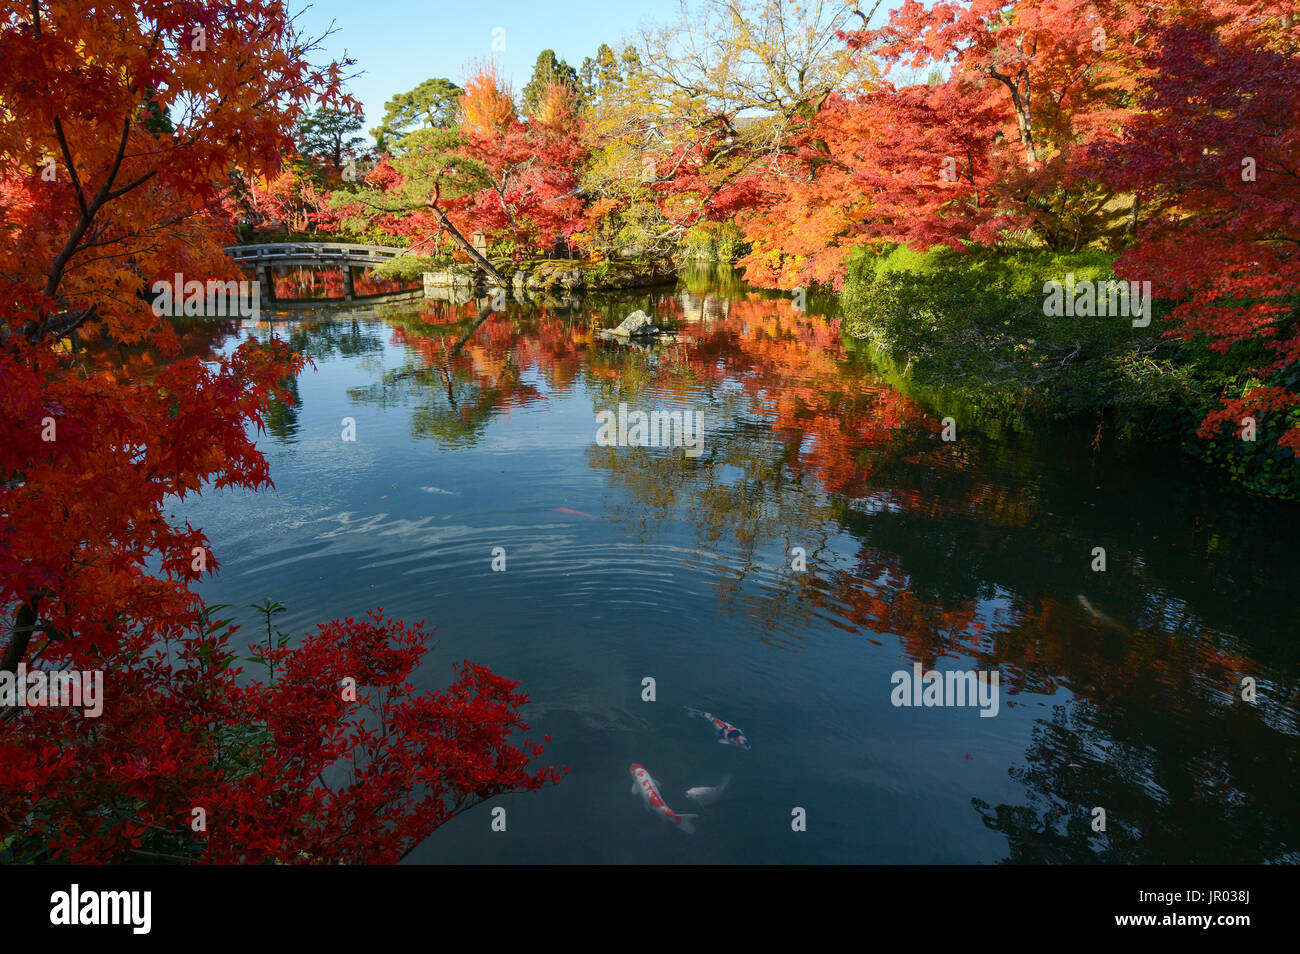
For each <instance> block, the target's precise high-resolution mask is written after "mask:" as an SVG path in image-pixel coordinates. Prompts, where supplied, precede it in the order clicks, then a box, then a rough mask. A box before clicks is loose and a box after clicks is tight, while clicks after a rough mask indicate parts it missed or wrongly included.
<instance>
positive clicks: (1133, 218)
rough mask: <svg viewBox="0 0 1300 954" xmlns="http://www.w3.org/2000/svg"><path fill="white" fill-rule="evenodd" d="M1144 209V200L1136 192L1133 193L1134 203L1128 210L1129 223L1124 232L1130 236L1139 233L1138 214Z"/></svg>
mask: <svg viewBox="0 0 1300 954" xmlns="http://www.w3.org/2000/svg"><path fill="white" fill-rule="evenodd" d="M1141 210H1142V200H1141V199H1140V198H1138V194H1137V193H1136V192H1134V193H1133V205H1132V207H1131V208H1130V209H1129V210H1128V224H1127V225H1126V226H1125V227H1124V234H1125V235H1127V236H1128V237H1129V238H1132V237H1133V236H1135V235H1137V229H1138V215H1139V214H1140V213H1141Z"/></svg>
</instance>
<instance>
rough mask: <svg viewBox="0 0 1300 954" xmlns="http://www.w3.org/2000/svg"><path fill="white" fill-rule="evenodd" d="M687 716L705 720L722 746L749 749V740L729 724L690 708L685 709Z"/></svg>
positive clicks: (712, 715)
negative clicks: (715, 732)
mask: <svg viewBox="0 0 1300 954" xmlns="http://www.w3.org/2000/svg"><path fill="white" fill-rule="evenodd" d="M685 709H686V711H687V713H688V714H690V715H693V716H697V717H698V718H701V719H707V720H708V721H709V722H711V723H712V724H713V728H714V729H715V730H716V731H717V733H718V742H720V743H721V744H722V745H738V746H740V747H741V748H742V749H748V748H749V739H747V738H745V733H743V732H741V731H740V730H739V729H738V728H736V727H735V726H734V725H732V724H731V723H730V722H724V721H723V720H721V719H719V718H718V717H717V716H715V715H714V714H713V713H712V712H701V711H700V710H699V709H692V708H691V707H690V706H686V707H685Z"/></svg>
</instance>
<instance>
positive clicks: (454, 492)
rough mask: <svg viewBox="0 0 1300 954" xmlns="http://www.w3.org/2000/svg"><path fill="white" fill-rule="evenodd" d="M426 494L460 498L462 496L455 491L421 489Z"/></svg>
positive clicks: (439, 488)
mask: <svg viewBox="0 0 1300 954" xmlns="http://www.w3.org/2000/svg"><path fill="white" fill-rule="evenodd" d="M420 489H421V490H423V491H424V492H425V493H426V494H446V495H447V496H448V497H459V496H460V494H458V493H456V491H454V490H443V489H442V488H441V487H421V488H420Z"/></svg>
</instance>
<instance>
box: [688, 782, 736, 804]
mask: <svg viewBox="0 0 1300 954" xmlns="http://www.w3.org/2000/svg"><path fill="white" fill-rule="evenodd" d="M730 784H731V776H730V775H728V776H727V777H726V778H724V779H723V780H722V784H721V785H719V786H718V787H717V788H709V787H708V786H707V785H697V786H696V787H695V788H688V789H687V790H686V797H687V798H689V799H691V800H692V801H694V802H696V803H697V804H700V805H712V804H713V803H714V802H716V801H717V800H718V799H719V798H721V797H722V793H723V791H725V790H726V788H727V786H728V785H730Z"/></svg>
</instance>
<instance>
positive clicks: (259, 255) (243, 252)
mask: <svg viewBox="0 0 1300 954" xmlns="http://www.w3.org/2000/svg"><path fill="white" fill-rule="evenodd" d="M225 251H226V254H227V255H229V256H230V257H231V258H232V259H234V260H235V261H237V262H274V261H277V260H280V259H303V258H314V259H327V260H332V261H358V262H362V261H375V260H376V259H391V258H396V257H397V256H399V255H402V254H405V252H406V251H407V250H406V249H404V248H394V247H391V246H387V245H352V244H347V243H343V242H267V243H263V244H260V245H228V246H226V249H225Z"/></svg>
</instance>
